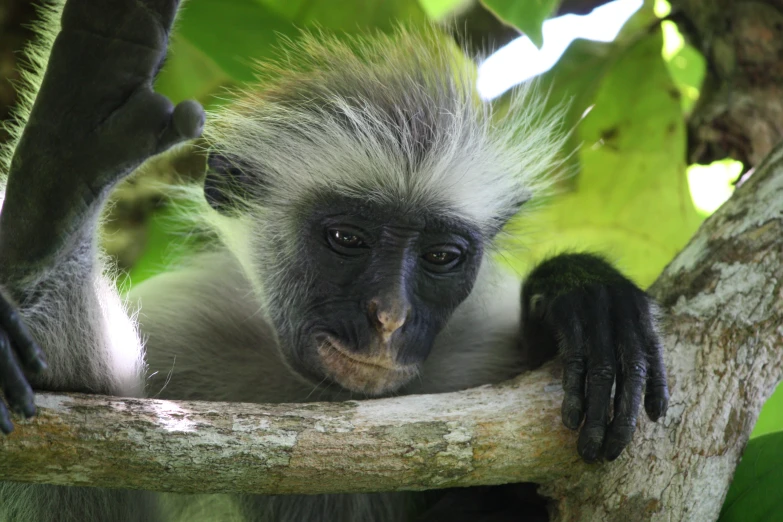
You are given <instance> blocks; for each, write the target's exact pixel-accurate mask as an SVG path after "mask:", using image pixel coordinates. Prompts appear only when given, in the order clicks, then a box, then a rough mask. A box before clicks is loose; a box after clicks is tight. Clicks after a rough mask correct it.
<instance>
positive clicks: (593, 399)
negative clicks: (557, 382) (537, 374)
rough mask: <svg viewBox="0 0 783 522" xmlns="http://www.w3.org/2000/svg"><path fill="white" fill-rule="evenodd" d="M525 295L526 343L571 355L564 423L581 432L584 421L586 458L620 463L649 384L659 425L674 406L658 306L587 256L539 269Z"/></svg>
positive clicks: (650, 407)
mask: <svg viewBox="0 0 783 522" xmlns="http://www.w3.org/2000/svg"><path fill="white" fill-rule="evenodd" d="M522 298H523V306H524V309H525V313H524V317H523V345H524V346H525V347H526V349H528V350H531V351H535V352H538V353H539V354H540V353H545V354H548V353H552V352H555V351H559V353H560V354H561V356H562V358H563V365H564V370H563V389H564V391H565V398H564V400H563V407H562V416H563V423H564V424H565V425H566V426H568V427H569V428H571V429H578V428H579V426H580V424H581V423H582V419H583V418H584V424H583V425H582V429H581V431H580V434H579V441H578V444H577V449H578V451H579V454H580V455H581V456H582V458H584V459H585V460H586V461H594V460H597V459H598V458H600V457H602V456H603V457H604V458H606V459H608V460H613V459H615V458H617V457H618V456H619V455H620V453H621V452H622V450H623V449H624V448H625V446H627V445H628V443H629V442H630V441H631V438H632V437H633V433H634V431H635V429H636V423H637V419H638V414H639V405H640V403H641V395H642V390H643V389H644V387H645V385H646V388H647V389H646V393H645V409H646V411H647V414H648V416H649V417H650V418H651V419H652V420H654V421H655V420H657V419H658V418H659V417H660V416H662V415H663V414H664V412H665V411H666V407H667V405H668V399H669V392H668V388H667V386H666V371H665V368H664V366H663V360H662V349H661V343H660V339H659V337H658V334H657V332H656V327H655V316H654V309H655V305H654V304H653V303H652V301H651V300H650V298H649V297H647V295H646V294H645V293H644V292H642V291H641V290H640V289H639V288H637V287H636V286H635V285H634V284H633V283H631V282H630V281H629V280H628V279H626V278H625V277H623V276H622V274H620V273H619V272H618V271H617V270H616V269H614V267H612V266H611V265H610V264H609V263H607V262H606V261H603V260H602V259H600V258H598V257H595V256H591V255H587V254H569V255H562V256H558V257H555V258H553V259H550V260H548V261H546V262H544V263H542V264H541V265H539V266H538V267H537V268H536V269H535V270H534V271H533V272H532V273H531V274H530V276H529V278H528V280H527V281H526V282H525V285H524V287H523V296H522ZM531 358H533V359H535V354H534V355H533V356H531ZM615 384H616V388H615V398H614V413H613V415H611V417H610V413H611V412H610V406H611V404H612V400H611V393H612V386H613V385H615ZM610 419H611V420H610Z"/></svg>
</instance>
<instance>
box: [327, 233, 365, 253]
mask: <svg viewBox="0 0 783 522" xmlns="http://www.w3.org/2000/svg"><path fill="white" fill-rule="evenodd" d="M326 235H327V236H328V238H329V244H330V245H331V246H332V248H334V249H335V250H337V251H338V252H341V253H344V252H343V251H344V250H353V249H358V248H367V243H365V242H364V240H363V239H362V238H361V236H359V235H358V234H357V233H354V232H352V231H350V230H343V229H339V228H330V229H328V230H327V231H326Z"/></svg>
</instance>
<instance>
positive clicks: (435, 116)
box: [0, 0, 669, 522]
mask: <svg viewBox="0 0 783 522" xmlns="http://www.w3.org/2000/svg"><path fill="white" fill-rule="evenodd" d="M178 8H179V1H178V0H115V1H113V2H110V3H109V2H104V1H103V0H67V1H65V2H64V4H63V3H62V2H58V3H55V4H53V5H51V6H50V7H47V8H46V9H45V11H44V16H43V21H42V23H41V28H42V31H41V32H42V36H41V38H40V42H39V43H38V47H36V49H37V50H36V51H35V54H33V56H32V61H33V63H34V65H37V69H36V70H37V71H38V72H37V73H36V72H35V71H34V72H33V73H32V74H31V75H29V76H28V79H27V82H28V84H29V85H28V86H29V89H30V94H29V95H28V96H27V97H26V98H25V101H24V103H23V105H22V108H21V109H20V112H19V121H20V123H19V124H18V125H17V127H14V128H13V129H12V130H13V132H14V136H15V139H14V140H12V141H11V143H10V145H7V146H6V147H5V148H4V149H3V150H2V153H0V165H2V166H3V167H2V168H3V170H4V171H5V172H6V173H7V175H6V182H5V191H4V201H3V206H2V211H1V212H0V285H2V286H1V289H2V291H1V292H0V348H1V350H0V384H1V385H2V390H3V396H4V400H5V402H2V401H0V430H2V431H3V432H5V433H8V432H10V431H11V430H12V429H13V424H12V422H11V417H10V414H9V410H10V411H15V412H17V413H19V414H21V415H22V416H26V417H29V416H32V415H34V414H35V406H34V402H33V401H34V392H33V390H34V389H35V390H49V391H80V392H87V393H99V394H108V395H116V396H130V397H143V396H156V397H160V398H165V399H187V400H219V401H236V402H245V401H247V402H259V403H264V402H306V401H316V400H317V401H337V400H344V399H349V398H365V397H382V396H388V395H396V394H413V393H441V392H447V391H454V390H460V389H465V388H469V387H472V386H477V385H481V384H489V383H498V382H502V381H504V380H507V379H509V378H512V377H514V376H515V375H517V374H519V373H521V372H523V371H527V370H529V369H531V368H533V367H535V366H536V365H538V364H541V363H542V362H543V361H545V360H548V359H551V358H554V357H560V358H561V360H562V364H563V389H564V392H565V395H564V400H563V406H562V421H563V423H564V424H565V425H566V426H567V427H568V428H570V429H573V430H579V436H578V441H577V451H578V453H579V455H581V457H582V458H583V459H584V460H586V461H588V462H594V461H597V460H601V459H605V460H613V459H615V458H617V457H618V456H619V455H620V453H621V452H622V451H623V449H624V448H625V447H626V446H627V445H628V444H629V443H630V441H631V439H632V436H633V433H634V430H635V427H636V423H637V420H638V415H639V409H640V404H641V402H642V394H644V409H645V412H646V414H647V416H648V417H649V418H650V419H652V420H653V421H656V420H657V419H659V418H660V417H661V416H662V415H664V413H665V411H666V408H667V405H668V398H669V394H668V388H667V383H666V370H665V367H664V364H663V359H662V346H661V340H660V334H659V332H658V326H657V322H656V317H657V311H656V306H655V303H654V302H653V300H652V299H651V298H650V297H649V296H647V294H645V292H644V291H643V290H641V289H640V288H638V287H637V286H636V285H635V284H634V283H633V282H632V281H630V280H629V279H628V278H627V277H625V276H624V275H623V274H622V273H621V272H619V271H618V270H617V269H616V268H615V267H614V266H613V265H612V264H611V263H609V262H607V261H606V260H604V259H603V258H601V257H600V256H598V255H595V254H591V253H564V254H559V255H556V256H554V257H550V258H548V259H546V260H544V261H542V262H541V263H539V264H538V265H537V266H535V267H534V268H533V270H532V271H531V272H530V273H529V274H528V275H527V277H526V278H525V279H524V280H521V279H520V278H518V277H517V276H516V275H515V274H513V273H510V272H509V271H507V270H505V269H504V268H503V267H502V266H501V264H500V262H499V261H498V260H497V257H496V256H495V255H493V254H494V252H495V250H496V249H497V246H496V244H497V239H498V238H499V237H500V235H501V234H502V231H503V228H504V225H505V224H506V223H507V222H508V221H509V219H511V218H512V217H513V216H515V215H517V214H519V213H520V212H522V211H523V210H524V209H525V208H526V207H529V205H530V202H531V200H534V198H536V197H537V195H538V194H539V193H540V192H541V191H542V190H543V189H544V188H545V186H546V179H547V173H548V172H549V171H550V170H552V169H553V168H554V167H555V166H556V163H557V159H556V158H557V154H558V151H559V150H560V148H561V146H562V144H563V139H564V138H563V134H564V133H563V132H562V129H561V127H562V125H561V119H562V118H561V117H560V116H559V115H558V114H554V115H551V114H548V113H547V112H546V111H545V109H544V101H543V99H542V97H541V96H540V95H537V94H536V93H535V91H531V90H527V91H526V90H524V89H523V90H521V91H520V92H519V94H517V96H516V97H515V98H514V99H513V100H512V102H511V103H510V106H509V108H508V111H507V113H506V114H505V115H504V117H498V115H497V114H495V113H494V112H493V108H492V106H491V105H490V104H489V103H486V102H483V101H481V100H480V99H479V98H478V96H477V94H476V90H475V85H474V83H475V82H474V74H473V71H474V69H473V66H472V62H471V61H470V60H468V59H467V58H465V56H464V55H463V54H462V53H461V51H460V50H459V48H457V47H455V45H454V44H453V41H452V40H450V39H449V38H447V37H446V36H445V35H443V34H442V33H440V32H439V31H438V30H437V29H435V28H407V29H406V28H404V27H401V28H399V29H398V30H397V31H396V32H395V33H394V34H391V35H383V34H368V35H365V36H361V37H356V38H355V39H353V40H348V41H346V40H344V39H339V38H337V37H334V36H328V35H322V34H312V33H311V34H305V35H304V36H302V38H301V40H299V41H297V42H295V43H291V44H289V45H288V47H287V48H286V50H285V51H284V52H283V55H282V56H281V58H280V59H279V61H278V62H277V63H271V64H266V65H263V66H260V69H259V73H258V75H259V80H258V82H257V83H256V84H253V85H249V86H247V87H245V88H244V89H243V90H242V91H241V92H239V93H238V94H237V95H236V96H235V99H234V101H233V102H231V103H230V104H228V105H227V106H225V107H222V108H220V109H217V110H215V111H213V112H211V113H209V114H208V115H205V113H204V111H203V109H202V108H201V106H200V105H199V104H198V103H196V102H194V101H184V102H181V103H179V104H177V105H174V104H173V103H172V102H170V101H169V100H168V99H167V98H165V97H164V96H162V95H160V94H157V93H155V92H154V90H153V88H152V83H153V80H154V78H155V77H156V75H157V73H158V71H159V70H160V68H161V67H162V64H163V60H164V58H165V55H166V50H167V44H168V36H169V34H170V31H171V27H172V24H173V23H174V19H175V16H176V13H177V10H178ZM202 134H203V139H205V140H206V143H207V146H206V150H205V153H206V155H207V171H206V174H205V178H204V183H203V187H200V188H199V190H198V191H197V192H198V194H197V196H194V197H197V198H198V201H199V203H200V204H201V212H200V213H199V215H198V216H197V218H198V219H199V220H200V222H202V223H203V224H205V225H206V226H208V227H210V229H211V230H214V231H216V233H217V235H218V236H219V238H220V242H219V244H218V245H216V246H215V247H214V248H210V249H207V250H205V251H204V252H201V253H199V254H197V255H195V256H194V259H192V260H190V261H189V262H188V263H187V264H185V265H184V266H181V267H178V268H176V269H173V270H171V271H168V272H166V273H164V274H161V275H159V276H156V277H154V278H152V279H150V280H148V281H145V282H144V283H142V284H140V285H138V286H137V287H134V288H132V289H131V292H130V294H129V298H128V299H129V301H127V302H126V301H124V300H123V298H121V297H120V295H119V294H118V292H117V290H116V288H115V286H114V285H113V282H112V275H111V270H110V267H109V266H108V263H107V261H106V260H105V259H104V258H103V256H102V255H101V252H100V250H99V248H98V246H97V240H96V227H97V226H98V222H99V219H100V213H101V209H102V207H103V205H104V203H105V202H106V199H107V197H108V195H109V194H110V192H111V189H112V188H113V187H114V186H115V185H116V184H117V183H118V182H119V181H120V180H122V179H124V178H126V177H127V176H128V175H129V174H130V173H131V172H132V171H134V170H135V169H136V168H138V167H139V166H140V165H141V164H142V163H144V162H145V161H146V160H147V159H149V158H150V157H153V156H156V155H158V154H162V153H165V152H166V151H168V150H172V149H176V148H177V147H179V146H181V144H183V143H187V142H190V141H191V140H194V139H195V138H197V137H198V136H200V135H202ZM613 386H614V387H616V390H615V393H614V397H613V396H612V388H613ZM612 410H613V411H612ZM610 412H611V415H610ZM495 491H496V490H495ZM452 500H453V497H452V498H451V499H449V502H451V501H452ZM490 502H491V501H490ZM439 505H441V504H439V500H438V496H437V494H434V493H408V492H392V493H373V494H353V495H349V494H344V495H316V496H303V495H296V496H259V495H198V496H188V495H176V494H162V493H154V492H141V491H120V490H105V489H100V488H79V487H64V486H49V485H29V484H15V483H8V482H6V483H0V520H2V521H4V522H5V521H19V520H24V521H30V522H38V521H52V520H56V521H58V522H71V521H145V522H147V521H153V522H154V521H175V520H188V521H192V520H210V521H212V520H221V521H222V520H228V521H257V522H261V521H265V522H283V521H294V520H296V521H299V520H309V521H315V522H317V521H333V520H334V521H370V522H393V521H395V522H396V521H409V520H410V521H416V520H438V519H442V520H456V518H449V517H448V516H442V513H441V514H439V513H438V511H437V510H438V506H439ZM519 509H520V510H521V507H519ZM433 510H434V511H433ZM477 513H478V511H477ZM509 513H513V514H511V515H509ZM525 515H526V514H525V513H524V512H522V511H520V512H518V513H517V512H514V511H511V512H509V511H508V510H506V509H505V508H504V509H500V510H498V512H496V513H488V514H486V516H485V514H484V512H483V511H482V512H481V514H477V515H475V516H472V517H471V518H470V519H471V520H484V521H485V522H489V521H496V520H509V519H512V520H519V519H524V517H525ZM504 517H505V518H504Z"/></svg>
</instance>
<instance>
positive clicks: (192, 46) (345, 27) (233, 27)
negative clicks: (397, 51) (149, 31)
mask: <svg viewBox="0 0 783 522" xmlns="http://www.w3.org/2000/svg"><path fill="white" fill-rule="evenodd" d="M425 19H426V16H425V14H424V12H423V10H422V9H421V6H420V5H419V3H418V2H417V1H416V0H385V1H383V2H367V1H365V0H350V1H343V2H340V4H339V5H337V4H335V3H334V2H329V1H327V0H306V1H305V0H299V1H282V0H190V1H189V2H188V3H187V4H186V6H185V8H183V10H182V13H181V16H180V19H179V22H178V23H177V31H176V34H175V36H174V38H173V40H172V45H171V49H170V52H169V58H168V60H167V62H166V67H165V69H164V70H163V72H162V73H161V75H160V77H159V79H158V82H157V88H158V90H159V91H160V92H161V93H163V94H166V95H168V96H170V97H171V98H172V99H175V100H182V99H185V98H196V99H198V100H200V101H203V102H205V103H208V102H210V100H211V96H212V95H214V94H218V93H221V92H222V89H221V87H223V86H227V85H232V84H235V83H243V82H248V81H251V80H253V78H254V63H255V62H257V61H259V60H267V59H269V58H271V57H272V56H274V55H275V53H276V52H277V51H276V49H277V48H278V47H279V45H280V43H281V39H282V38H291V39H295V38H296V37H297V35H298V34H300V29H301V28H305V27H308V26H317V27H319V28H321V29H322V30H326V31H335V32H346V33H355V32H358V31H361V30H366V29H368V28H374V29H380V30H384V31H387V30H389V29H391V28H392V27H393V26H394V24H395V23H396V22H398V21H405V22H408V23H420V22H423V21H424V20H425Z"/></svg>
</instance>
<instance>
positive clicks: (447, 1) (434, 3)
mask: <svg viewBox="0 0 783 522" xmlns="http://www.w3.org/2000/svg"><path fill="white" fill-rule="evenodd" d="M419 4H421V7H422V9H424V12H425V13H427V16H429V17H430V18H431V19H432V20H441V19H443V18H444V17H445V16H446V15H448V14H450V13H453V12H454V11H456V10H457V9H458V8H460V7H462V6H463V5H464V4H465V2H464V0H419Z"/></svg>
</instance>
